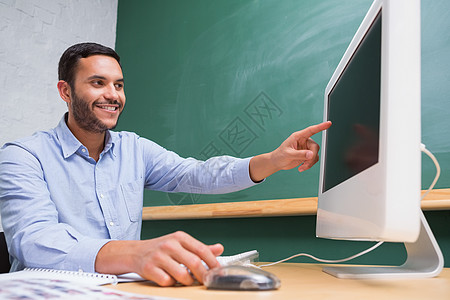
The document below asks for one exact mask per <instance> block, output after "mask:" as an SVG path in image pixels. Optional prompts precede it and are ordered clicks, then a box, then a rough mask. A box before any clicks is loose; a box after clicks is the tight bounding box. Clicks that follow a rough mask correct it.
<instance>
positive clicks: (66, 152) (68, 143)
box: [55, 113, 115, 158]
mask: <svg viewBox="0 0 450 300" xmlns="http://www.w3.org/2000/svg"><path fill="white" fill-rule="evenodd" d="M67 114H68V113H65V114H64V116H63V117H62V118H61V120H60V121H59V123H58V126H56V128H55V132H56V136H57V137H58V140H59V142H60V143H61V149H62V151H63V156H64V158H68V157H69V156H72V155H73V154H74V153H76V152H77V151H78V150H79V149H80V148H84V146H83V144H81V143H80V141H79V140H78V139H77V138H76V137H75V136H74V135H73V133H72V131H70V129H69V127H67V123H66V119H67ZM105 140H106V142H105V148H104V149H103V151H102V153H107V152H108V151H109V150H111V154H112V155H113V156H115V154H114V144H115V136H114V135H112V134H111V131H110V130H108V131H106V136H105Z"/></svg>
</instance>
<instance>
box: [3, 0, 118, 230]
mask: <svg viewBox="0 0 450 300" xmlns="http://www.w3.org/2000/svg"><path fill="white" fill-rule="evenodd" d="M116 22H117V0H95V1H94V0H0V41H1V44H0V70H1V72H0V99H1V100H0V101H1V105H0V145H3V144H4V143H5V142H7V141H10V140H14V139H17V138H20V137H24V136H28V135H31V134H32V133H33V132H35V131H36V130H44V129H48V128H52V127H54V126H56V125H57V123H58V122H59V119H60V118H61V117H62V114H63V113H64V112H65V111H66V110H67V109H66V105H65V103H64V102H63V101H62V100H61V98H60V97H59V95H58V91H57V88H56V83H57V81H58V74H57V70H58V61H59V58H60V56H61V54H62V52H63V51H64V50H65V49H66V48H67V47H68V46H70V45H72V44H75V43H78V42H83V41H95V42H98V43H101V44H104V45H107V46H110V47H114V46H115V41H116ZM0 230H1V225H0Z"/></svg>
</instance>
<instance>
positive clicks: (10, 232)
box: [0, 117, 255, 272]
mask: <svg viewBox="0 0 450 300" xmlns="http://www.w3.org/2000/svg"><path fill="white" fill-rule="evenodd" d="M249 160H250V158H247V159H238V158H233V157H229V156H220V157H215V158H211V159H209V160H207V161H205V162H203V161H198V160H196V159H193V158H188V159H184V158H181V157H179V156H178V155H177V154H175V153H174V152H171V151H167V150H166V149H164V148H162V147H161V146H159V145H157V144H156V143H154V142H152V141H150V140H148V139H145V138H142V137H139V136H137V135H136V134H134V133H130V132H113V131H108V132H107V133H106V138H105V148H104V150H103V152H102V153H101V154H100V158H99V160H98V161H97V162H96V161H95V160H94V159H92V158H91V157H89V153H88V150H87V148H86V147H84V146H83V145H82V144H81V143H80V142H79V141H78V140H77V139H76V138H75V136H74V135H73V134H72V133H71V131H70V130H69V128H68V127H67V125H66V122H65V118H64V117H63V118H62V119H61V121H60V122H59V124H58V126H57V127H56V128H54V129H51V130H49V131H41V132H37V133H35V134H34V135H33V136H31V137H28V138H24V139H21V140H18V141H16V142H12V143H7V144H5V145H4V146H3V148H2V149H1V150H0V212H1V216H2V223H3V228H4V231H5V236H6V240H7V243H8V250H9V253H10V260H11V264H12V267H11V270H12V271H16V270H20V269H23V268H24V267H41V268H53V269H65V270H83V271H85V272H94V271H95V268H94V265H95V258H96V255H97V252H98V251H99V250H100V248H101V247H102V246H103V245H104V244H105V243H107V242H108V241H110V240H138V239H140V232H141V225H142V206H143V189H144V188H147V189H153V190H159V191H166V192H192V191H194V192H196V193H227V192H233V191H236V190H240V189H244V188H247V187H250V186H252V185H254V184H255V183H254V182H253V181H252V180H251V178H250V176H249V171H248V170H249V169H248V168H249V166H248V165H249Z"/></svg>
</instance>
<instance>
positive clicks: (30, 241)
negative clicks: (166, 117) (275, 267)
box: [0, 43, 331, 286]
mask: <svg viewBox="0 0 450 300" xmlns="http://www.w3.org/2000/svg"><path fill="white" fill-rule="evenodd" d="M57 87H58V90H59V94H60V96H61V98H62V99H63V100H64V101H65V102H66V103H67V107H68V112H67V113H66V114H65V115H64V116H63V118H62V119H61V121H60V122H59V124H58V126H57V127H55V128H54V129H51V130H48V131H41V132H36V133H35V134H34V135H33V136H31V137H28V138H24V139H21V140H18V141H15V142H11V143H7V144H5V145H4V146H3V148H2V149H1V150H0V211H1V214H2V223H3V228H4V231H5V236H6V240H7V244H8V251H9V254H10V260H11V265H12V267H11V270H12V271H17V270H21V269H23V268H25V267H40V268H52V269H65V270H83V271H86V272H100V273H111V274H122V273H128V272H136V273H138V274H140V275H141V276H142V277H144V278H147V279H149V280H153V281H154V282H156V283H158V284H160V285H162V286H168V285H173V284H175V283H176V282H180V283H182V284H185V285H190V284H192V283H193V282H194V278H193V277H192V275H191V273H190V272H189V271H188V270H187V269H186V267H187V268H188V269H189V270H190V271H191V272H192V274H193V275H194V277H195V278H196V279H198V280H199V281H200V282H202V278H203V275H204V274H205V272H206V268H205V266H204V265H203V264H202V261H203V262H205V263H206V264H207V265H208V267H209V268H215V267H217V266H219V264H218V262H217V260H216V258H215V257H216V256H218V255H220V254H221V253H222V251H223V246H222V245H220V244H215V245H205V244H203V243H202V242H200V241H198V240H196V239H195V238H193V237H191V236H190V235H188V234H186V233H184V232H176V233H173V234H169V235H166V236H162V237H159V238H155V239H150V240H140V231H141V225H142V203H143V190H144V188H146V189H153V190H159V191H166V192H189V191H190V190H192V185H195V188H196V190H201V191H203V192H204V193H228V192H233V191H237V190H241V189H244V188H248V187H251V186H253V185H255V184H258V182H261V181H262V180H263V179H264V178H266V177H268V176H270V175H271V174H273V173H275V172H277V171H279V170H287V169H291V168H294V167H298V168H299V171H305V170H307V169H309V168H310V167H312V166H313V165H314V164H315V163H316V162H317V161H318V151H319V146H318V145H317V144H316V143H315V142H314V141H313V140H312V139H311V138H310V137H311V136H312V135H314V134H316V133H318V132H320V131H322V130H325V129H327V128H328V127H329V126H330V125H331V123H329V122H327V123H322V124H318V125H314V126H311V127H308V128H306V129H304V130H301V131H298V132H295V133H293V134H292V135H291V136H290V137H289V138H288V139H287V140H285V141H284V142H283V143H282V144H281V145H280V147H278V148H277V149H275V150H274V151H272V152H270V153H265V154H261V155H257V156H254V157H250V158H245V159H240V158H233V157H228V156H227V157H224V156H223V157H213V158H210V159H209V160H207V161H198V160H196V159H193V158H188V159H185V158H181V157H179V156H178V155H177V154H175V153H173V152H171V151H168V150H166V149H164V148H163V147H161V146H159V145H157V144H155V143H154V142H152V141H150V140H148V139H146V138H142V137H139V136H137V135H136V134H134V133H131V132H126V131H122V132H114V131H112V129H113V128H114V127H115V126H116V125H117V122H118V119H119V116H120V113H121V112H122V110H123V109H124V106H125V93H124V78H123V74H122V68H121V66H120V58H119V56H118V55H117V53H116V52H115V51H114V50H112V49H110V48H108V47H105V46H102V45H99V44H95V43H81V44H76V45H74V46H71V47H69V48H68V49H67V50H66V51H65V52H64V53H63V55H62V56H61V59H60V62H59V82H58V84H57ZM183 265H184V266H186V267H184V266H183Z"/></svg>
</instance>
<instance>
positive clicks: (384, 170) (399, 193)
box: [316, 0, 421, 242]
mask: <svg viewBox="0 0 450 300" xmlns="http://www.w3.org/2000/svg"><path fill="white" fill-rule="evenodd" d="M417 2H418V3H419V5H417ZM380 11H381V12H382V50H381V53H382V55H381V99H380V102H381V104H380V105H381V106H380V115H381V116H380V139H379V161H378V163H376V164H375V165H373V166H371V167H369V168H368V169H366V170H364V171H363V172H361V173H359V174H357V175H355V176H353V177H351V178H349V179H348V180H346V181H345V182H343V183H341V184H339V185H337V186H335V187H333V188H331V189H329V190H328V191H326V192H323V179H324V178H323V175H324V162H325V159H326V158H325V151H324V149H326V146H327V145H326V140H327V132H324V133H323V136H322V152H321V163H320V181H319V201H318V209H317V228H316V234H317V236H318V237H324V238H334V239H353V240H384V241H393V242H413V241H415V240H416V239H417V237H418V234H419V230H420V190H421V152H420V144H421V126H420V112H421V110H420V1H418V0H400V1H399V0H397V1H388V0H376V1H374V3H373V4H372V6H371V8H370V9H369V11H368V13H367V15H366V16H365V18H364V20H363V21H362V23H361V25H360V27H359V29H358V30H357V32H356V34H355V35H354V37H353V39H352V41H351V43H350V45H349V47H348V48H347V50H346V52H345V54H344V56H343V57H342V59H341V61H340V63H339V65H338V66H337V68H336V70H335V72H334V74H333V76H332V77H331V79H330V81H329V83H328V85H327V87H326V89H325V99H324V100H325V101H324V103H325V104H324V120H325V121H326V120H327V116H328V111H327V109H328V95H329V93H330V91H331V90H332V88H333V86H334V85H335V84H336V82H337V80H338V79H339V77H340V74H341V73H342V72H343V70H344V69H345V66H346V65H347V64H348V62H349V60H350V59H351V57H352V55H353V53H354V51H355V50H356V49H357V47H358V45H359V44H360V42H361V40H362V39H363V37H364V36H365V33H366V32H367V30H368V29H369V28H370V26H371V24H372V23H373V21H374V19H375V18H376V16H377V15H378V13H379V12H380ZM331 121H333V120H331Z"/></svg>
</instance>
